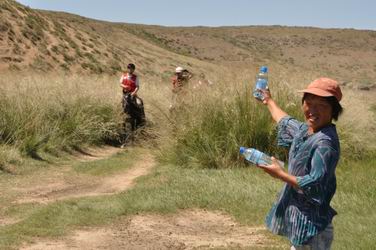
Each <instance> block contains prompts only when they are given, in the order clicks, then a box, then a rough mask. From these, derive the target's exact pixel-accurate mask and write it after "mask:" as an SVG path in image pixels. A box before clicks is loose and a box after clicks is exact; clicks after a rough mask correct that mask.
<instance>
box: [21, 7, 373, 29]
mask: <svg viewBox="0 0 376 250" xmlns="http://www.w3.org/2000/svg"><path fill="white" fill-rule="evenodd" d="M17 1H18V2H20V3H22V4H24V5H27V6H29V7H31V8H37V9H47V10H56V11H65V12H70V13H74V14H78V15H81V16H85V17H90V18H95V19H100V20H107V21H112V22H125V23H140V24H157V25H165V26H199V25H202V26H232V25H236V26H237V25H287V26H313V27H322V28H355V29H372V30H376V0H257V1H256V0H229V1H224V0H188V1H181V0H133V1H129V0H17Z"/></svg>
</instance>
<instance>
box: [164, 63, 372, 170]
mask: <svg viewBox="0 0 376 250" xmlns="http://www.w3.org/2000/svg"><path fill="white" fill-rule="evenodd" d="M255 72H256V71H253V72H252V70H249V71H245V72H244V74H237V75H234V74H231V72H223V73H222V74H220V75H219V76H220V77H218V79H217V82H216V83H215V84H214V85H213V86H211V87H203V88H196V89H194V88H191V90H190V91H189V94H188V95H187V96H186V97H185V99H186V101H185V104H183V105H181V106H180V107H179V108H177V109H176V110H175V111H174V112H173V113H172V114H170V119H171V120H172V128H173V129H172V134H173V137H172V140H171V141H170V142H169V143H168V144H165V147H163V149H162V159H164V160H166V161H167V162H171V163H173V164H177V165H183V166H200V167H209V168H226V167H235V166H239V165H242V164H243V163H242V161H239V159H240V158H239V147H240V146H246V147H253V148H257V149H259V150H261V151H264V152H266V153H267V154H270V155H274V156H277V157H278V158H280V159H281V160H286V156H287V150H286V149H282V148H280V147H278V146H277V142H276V124H275V123H274V122H273V121H272V119H271V116H270V114H269V111H268V110H267V108H266V107H265V106H264V105H262V104H261V103H259V102H258V101H256V100H255V99H254V98H253V96H252V94H251V93H252V90H253V87H254V74H255ZM316 77H317V76H314V75H303V74H295V75H291V74H287V73H286V71H283V70H281V71H279V70H278V69H276V70H274V71H273V74H272V75H271V77H270V89H271V92H272V95H273V97H274V99H275V100H276V101H277V103H278V104H279V105H280V107H281V108H282V109H283V110H285V111H286V112H287V113H288V114H289V115H291V116H293V117H295V118H297V119H299V120H301V121H303V114H302V110H301V97H302V96H301V94H299V93H297V91H296V90H298V89H302V88H304V87H305V86H306V85H307V84H308V83H309V82H311V81H312V80H314V79H315V78H316ZM354 101H355V100H354ZM345 112H346V106H345ZM342 118H343V117H340V122H338V123H337V129H338V131H339V135H340V140H341V146H342V159H343V160H353V159H362V158H364V157H367V156H370V155H372V151H370V150H369V148H368V147H365V146H364V144H359V143H356V137H354V135H353V133H352V132H353V131H352V129H351V128H352V127H351V124H350V123H348V122H341V119H342ZM346 120H347V118H346V119H345V121H346Z"/></svg>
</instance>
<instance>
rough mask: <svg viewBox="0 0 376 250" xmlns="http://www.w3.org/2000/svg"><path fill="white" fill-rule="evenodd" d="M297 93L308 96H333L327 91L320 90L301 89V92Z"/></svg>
mask: <svg viewBox="0 0 376 250" xmlns="http://www.w3.org/2000/svg"><path fill="white" fill-rule="evenodd" d="M298 92H299V93H308V94H312V95H317V96H322V97H329V96H334V95H333V94H332V93H330V92H329V91H325V90H322V89H319V88H309V89H303V90H299V91H298Z"/></svg>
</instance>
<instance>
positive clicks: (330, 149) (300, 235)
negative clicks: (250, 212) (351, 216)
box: [266, 116, 340, 246]
mask: <svg viewBox="0 0 376 250" xmlns="http://www.w3.org/2000/svg"><path fill="white" fill-rule="evenodd" d="M277 139H278V145H280V146H285V147H290V151H289V164H288V172H289V174H291V175H294V176H296V177H297V182H298V188H293V187H292V186H291V185H288V184H285V186H284V187H283V189H282V191H281V194H280V196H279V198H278V200H277V202H276V203H275V204H274V206H273V207H272V209H271V210H270V212H269V214H268V216H267V218H266V224H267V227H268V228H269V229H270V230H271V231H272V232H273V233H275V234H279V235H285V236H287V237H288V238H289V240H290V242H291V243H292V244H293V245H296V246H298V245H303V244H305V243H307V241H308V240H309V239H310V238H312V237H313V236H315V235H317V234H318V233H319V232H321V231H322V230H324V229H325V228H326V226H327V225H328V224H329V223H330V222H331V221H332V218H333V216H334V215H336V214H337V213H336V211H334V209H333V208H332V207H330V201H331V199H332V197H333V195H334V193H335V191H336V176H335V168H336V165H337V162H338V160H339V154H340V146H339V140H338V136H337V131H336V127H335V125H333V124H331V125H329V126H327V127H324V128H323V129H321V130H320V131H318V132H316V133H314V134H309V133H308V126H307V124H306V123H303V122H299V121H297V120H295V119H293V118H292V117H290V116H286V117H284V118H282V119H281V121H280V122H279V123H278V138H277Z"/></svg>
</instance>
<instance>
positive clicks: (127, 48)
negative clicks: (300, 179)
mask: <svg viewBox="0 0 376 250" xmlns="http://www.w3.org/2000/svg"><path fill="white" fill-rule="evenodd" d="M0 17H1V18H0V33H1V38H0V70H2V71H4V70H21V71H22V70H25V69H28V70H30V69H31V70H36V71H68V72H73V73H75V72H80V73H81V72H88V73H97V74H101V73H106V74H114V73H117V72H118V71H120V70H121V69H122V68H123V67H124V66H125V65H126V64H127V63H128V62H129V61H132V62H135V63H136V64H137V65H138V66H139V69H140V71H141V72H142V73H144V74H149V75H161V74H163V73H164V72H170V71H172V70H173V68H174V67H175V66H176V65H178V64H183V65H187V66H188V67H192V68H197V69H198V68H202V67H204V68H205V67H211V68H212V67H214V66H215V65H219V66H224V67H226V68H230V69H231V70H239V69H240V70H242V69H247V68H253V69H254V68H255V67H257V66H259V65H260V64H269V65H276V67H277V66H278V67H280V68H283V69H285V70H286V71H288V72H290V71H291V72H312V73H313V74H320V75H327V76H333V77H335V78H336V79H339V80H340V81H341V82H342V83H344V84H348V83H350V84H356V85H357V86H363V87H364V86H365V87H371V88H372V87H374V85H375V83H374V79H375V78H376V59H375V58H376V32H375V31H367V30H353V29H319V28H310V27H282V26H247V27H217V28H209V27H162V26H153V25H138V24H125V23H110V22H104V21H99V20H93V19H88V18H84V17H80V16H77V15H72V14H69V13H62V12H51V11H42V10H34V9H30V8H28V7H25V6H23V5H21V4H18V3H17V2H15V1H13V0H1V2H0ZM221 68H222V67H221Z"/></svg>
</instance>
